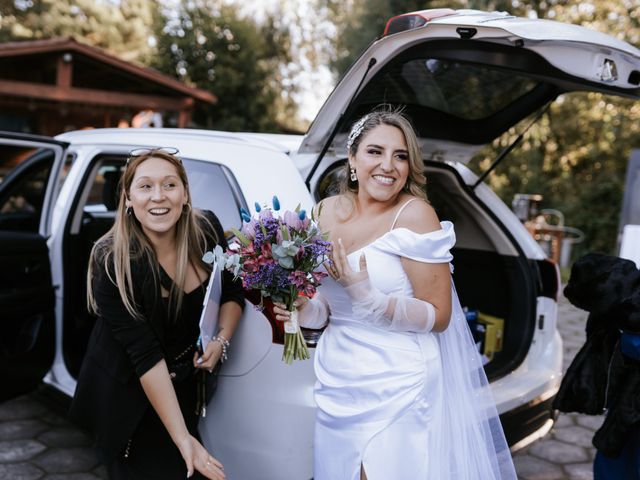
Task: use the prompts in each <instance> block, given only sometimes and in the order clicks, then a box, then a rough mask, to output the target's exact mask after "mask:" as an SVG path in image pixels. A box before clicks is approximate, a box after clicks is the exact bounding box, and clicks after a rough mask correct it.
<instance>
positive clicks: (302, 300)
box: [273, 297, 309, 322]
mask: <svg viewBox="0 0 640 480" xmlns="http://www.w3.org/2000/svg"><path fill="white" fill-rule="evenodd" d="M308 302H309V299H308V298H307V297H298V298H296V299H295V301H294V302H293V306H294V307H295V308H296V310H298V311H300V312H301V311H302V310H303V309H304V307H305V306H306V305H307V303H308ZM273 313H274V314H275V317H276V320H278V321H279V322H288V321H289V320H291V312H290V311H289V310H287V306H286V305H285V304H284V303H280V302H273Z"/></svg>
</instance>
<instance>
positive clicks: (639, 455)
mask: <svg viewBox="0 0 640 480" xmlns="http://www.w3.org/2000/svg"><path fill="white" fill-rule="evenodd" d="M622 479H624V480H640V430H638V431H637V432H635V434H634V435H633V436H632V438H631V440H629V442H627V445H626V446H625V448H624V449H623V450H622V452H621V453H620V456H619V457H617V458H611V457H607V456H606V455H604V454H602V453H600V452H598V453H597V454H596V458H595V460H594V462H593V480H622Z"/></svg>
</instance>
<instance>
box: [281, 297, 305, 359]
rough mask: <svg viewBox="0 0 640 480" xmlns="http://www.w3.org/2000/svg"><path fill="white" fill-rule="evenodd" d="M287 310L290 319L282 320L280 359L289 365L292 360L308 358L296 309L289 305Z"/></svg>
mask: <svg viewBox="0 0 640 480" xmlns="http://www.w3.org/2000/svg"><path fill="white" fill-rule="evenodd" d="M289 311H290V312H291V319H290V320H288V321H286V322H284V351H283V352H282V360H283V361H284V362H285V363H286V364H287V365H291V363H293V361H294V360H307V359H308V358H310V355H309V350H308V349H307V343H306V342H305V340H304V337H303V336H302V331H301V330H300V325H299V324H298V310H297V309H296V308H295V307H294V306H291V307H290V310H289Z"/></svg>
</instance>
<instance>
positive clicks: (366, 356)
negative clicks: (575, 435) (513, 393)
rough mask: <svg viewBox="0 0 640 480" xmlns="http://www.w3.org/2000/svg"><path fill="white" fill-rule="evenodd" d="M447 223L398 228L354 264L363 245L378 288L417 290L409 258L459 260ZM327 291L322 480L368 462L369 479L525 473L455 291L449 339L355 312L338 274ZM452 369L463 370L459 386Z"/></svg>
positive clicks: (339, 477) (441, 479)
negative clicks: (391, 326) (420, 229)
mask: <svg viewBox="0 0 640 480" xmlns="http://www.w3.org/2000/svg"><path fill="white" fill-rule="evenodd" d="M398 213H400V212H398ZM394 223H395V222H394ZM441 226H442V230H437V231H434V232H431V233H427V234H417V233H415V232H413V231H411V230H408V229H406V228H397V229H392V230H390V231H389V232H387V233H386V234H384V235H382V236H381V237H379V238H378V239H376V240H375V241H374V242H372V243H370V244H369V245H367V246H365V247H363V248H361V249H359V250H357V251H355V252H352V253H351V254H349V255H348V260H349V263H350V264H351V267H352V268H353V269H354V270H357V269H358V265H359V258H360V255H361V254H362V252H364V253H365V255H366V259H367V270H368V272H369V276H370V281H371V283H372V285H373V286H374V287H376V288H377V289H378V290H380V291H381V292H383V293H385V294H395V295H396V296H398V295H400V296H413V290H412V287H411V283H410V282H409V279H408V277H407V275H406V274H405V272H404V269H403V268H402V264H401V262H400V258H401V257H406V258H410V259H413V260H417V261H420V262H429V263H448V262H450V261H451V259H452V256H451V254H450V252H449V250H450V249H451V247H453V245H454V243H455V234H454V231H453V225H452V224H451V223H450V222H442V224H441ZM319 294H320V295H321V296H322V297H323V298H324V299H325V300H326V303H327V304H328V307H329V311H330V315H329V323H328V326H327V328H326V329H325V331H324V332H323V334H322V337H321V339H320V341H319V342H318V345H317V348H316V354H315V360H314V362H315V363H314V367H315V372H316V375H317V383H316V388H315V399H316V403H317V406H318V410H317V421H316V430H315V438H314V456H315V461H314V464H315V465H314V479H315V480H358V479H359V478H360V466H361V464H362V465H364V470H365V472H366V474H367V477H368V480H382V479H384V480H404V479H411V480H413V479H433V480H491V479H507V478H509V479H510V478H513V479H515V478H516V476H515V472H514V470H513V464H512V462H511V457H510V455H509V452H508V449H507V446H506V442H505V441H504V435H503V434H502V429H501V427H500V425H499V423H498V420H497V414H496V413H495V406H494V405H493V400H492V399H491V396H490V392H488V390H489V389H488V386H487V382H486V377H484V371H482V365H481V362H480V358H479V356H478V354H477V351H475V345H474V344H473V340H472V339H471V335H470V332H469V330H468V327H467V325H466V321H465V320H464V318H463V319H462V322H463V323H462V325H461V324H460V321H461V319H460V317H459V315H463V313H462V310H461V308H460V305H459V301H458V298H457V295H456V294H455V289H454V290H453V291H452V295H453V296H454V299H453V303H454V308H453V311H454V316H453V317H454V318H452V322H451V324H450V327H449V329H453V330H452V331H451V332H450V334H453V335H454V337H452V338H451V339H449V340H450V341H449V342H444V343H443V338H442V337H443V336H444V334H439V333H413V332H397V331H390V330H387V329H383V328H378V327H375V326H373V325H371V324H369V323H367V322H366V320H359V319H356V318H354V316H353V315H352V308H351V302H350V299H349V297H348V295H347V293H346V291H345V290H344V288H343V287H342V286H341V285H340V284H338V283H337V282H335V281H334V280H333V279H332V278H330V277H329V278H327V279H325V281H324V282H323V284H322V286H321V287H320V289H319ZM456 315H458V317H457V320H456ZM454 320H456V322H454ZM449 329H447V331H448V330H449ZM465 330H466V331H465ZM447 335H449V334H447ZM455 335H458V336H460V335H461V336H462V340H461V339H459V338H456V337H455ZM465 336H466V338H465ZM448 343H453V345H451V346H449V345H448ZM459 343H462V344H463V345H457V344H459ZM443 349H444V351H445V353H446V356H443V354H442V352H443ZM469 349H471V351H470V350H469ZM458 350H460V351H458ZM451 355H453V356H460V355H462V356H465V355H466V356H471V357H472V358H471V360H470V362H471V363H469V362H466V363H465V362H463V363H455V362H458V361H459V360H454V363H451V362H450V361H449V360H447V358H448V356H451ZM474 357H475V359H474ZM448 368H451V369H460V370H463V372H462V373H461V375H453V377H455V378H453V379H452V381H453V382H454V385H450V380H451V379H450V378H449V370H448ZM458 373H460V372H458ZM458 377H461V378H458ZM462 377H464V378H462ZM465 386H466V390H467V391H465ZM459 395H468V397H469V398H455V397H457V396H459ZM454 396H455V397H454ZM452 397H453V398H452ZM458 404H462V406H461V407H458V406H457V405H458ZM453 405H456V406H455V407H454V406H453ZM458 413H459V414H460V415H462V417H467V419H465V418H462V419H458V418H457V415H458ZM450 417H452V418H450ZM478 442H484V443H485V444H486V447H485V446H483V445H478ZM465 444H466V446H465ZM458 448H460V450H459V451H457V449H458ZM451 449H454V450H453V451H452V450H451ZM468 450H472V451H468ZM485 450H486V451H485Z"/></svg>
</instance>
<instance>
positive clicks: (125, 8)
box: [0, 0, 157, 63]
mask: <svg viewBox="0 0 640 480" xmlns="http://www.w3.org/2000/svg"><path fill="white" fill-rule="evenodd" d="M156 8H157V4H156V2H149V1H148V0H121V1H119V2H110V1H106V0H102V1H96V0H37V1H30V0H15V1H14V0H0V42H8V41H15V40H37V39H44V38H52V37H74V38H75V39H76V40H79V41H84V42H86V43H88V44H90V45H93V46H96V47H100V48H103V49H105V50H107V51H109V52H111V53H113V54H115V55H117V56H119V57H120V58H122V59H124V60H128V61H138V62H142V63H145V62H146V61H148V60H149V58H150V57H151V55H152V53H153V46H152V44H151V43H150V41H149V39H150V37H151V34H152V30H151V26H152V23H153V14H154V10H155V9H156Z"/></svg>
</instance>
